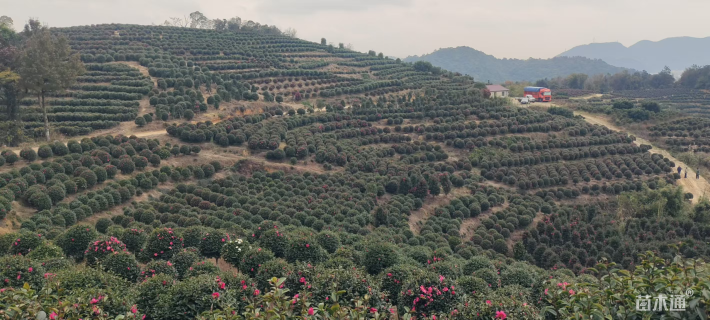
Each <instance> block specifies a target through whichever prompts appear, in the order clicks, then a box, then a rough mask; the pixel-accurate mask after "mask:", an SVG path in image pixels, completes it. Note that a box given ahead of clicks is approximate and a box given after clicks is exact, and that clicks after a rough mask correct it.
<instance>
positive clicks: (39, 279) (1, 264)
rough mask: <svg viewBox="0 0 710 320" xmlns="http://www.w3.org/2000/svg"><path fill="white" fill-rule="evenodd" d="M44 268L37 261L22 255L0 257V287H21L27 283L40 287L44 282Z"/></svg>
mask: <svg viewBox="0 0 710 320" xmlns="http://www.w3.org/2000/svg"><path fill="white" fill-rule="evenodd" d="M43 275H44V268H43V267H42V265H40V264H39V263H38V262H35V261H32V260H30V259H29V258H25V257H22V256H5V257H0V279H1V280H0V281H2V284H1V285H0V287H2V288H7V287H17V288H20V287H22V286H23V285H24V284H25V283H29V284H30V285H31V286H32V287H33V288H41V287H42V285H43V283H44V280H45V279H44V277H43Z"/></svg>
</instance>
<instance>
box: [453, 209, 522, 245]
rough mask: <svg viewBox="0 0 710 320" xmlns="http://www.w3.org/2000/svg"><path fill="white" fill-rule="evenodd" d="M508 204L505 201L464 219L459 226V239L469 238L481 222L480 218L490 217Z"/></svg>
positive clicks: (466, 239)
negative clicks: (498, 205)
mask: <svg viewBox="0 0 710 320" xmlns="http://www.w3.org/2000/svg"><path fill="white" fill-rule="evenodd" d="M509 205H510V203H509V202H507V201H506V202H505V203H503V205H502V206H500V207H493V208H491V209H490V210H488V211H486V212H483V213H481V214H479V215H477V216H475V217H473V218H468V219H464V220H463V222H462V223H461V227H460V228H459V235H461V239H462V240H464V241H468V240H471V237H473V234H474V233H475V232H476V229H477V228H478V226H479V225H480V224H481V220H483V219H485V218H488V217H490V216H491V215H493V214H494V213H496V212H498V211H501V210H504V209H505V208H507V207H508V206H509Z"/></svg>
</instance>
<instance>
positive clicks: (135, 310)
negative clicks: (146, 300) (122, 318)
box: [131, 304, 138, 313]
mask: <svg viewBox="0 0 710 320" xmlns="http://www.w3.org/2000/svg"><path fill="white" fill-rule="evenodd" d="M131 312H132V313H138V309H137V308H136V305H135V304H134V305H133V306H132V307H131Z"/></svg>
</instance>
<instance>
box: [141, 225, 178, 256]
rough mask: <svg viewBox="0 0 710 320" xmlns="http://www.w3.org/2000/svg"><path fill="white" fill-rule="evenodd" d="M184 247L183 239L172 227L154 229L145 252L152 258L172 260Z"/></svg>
mask: <svg viewBox="0 0 710 320" xmlns="http://www.w3.org/2000/svg"><path fill="white" fill-rule="evenodd" d="M181 248H182V239H181V238H180V237H178V236H177V235H176V234H175V233H174V232H173V230H172V229H170V228H160V229H156V230H153V232H152V233H151V234H150V236H148V243H146V246H145V249H143V253H144V254H145V255H146V256H147V257H149V258H150V259H162V260H170V258H172V256H173V255H174V254H175V253H176V252H179V251H180V249H181Z"/></svg>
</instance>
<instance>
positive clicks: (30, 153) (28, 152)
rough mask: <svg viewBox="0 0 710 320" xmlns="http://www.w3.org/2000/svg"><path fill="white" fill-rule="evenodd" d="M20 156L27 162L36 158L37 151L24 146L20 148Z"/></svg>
mask: <svg viewBox="0 0 710 320" xmlns="http://www.w3.org/2000/svg"><path fill="white" fill-rule="evenodd" d="M20 158H22V159H25V160H26V161H28V162H32V161H35V160H37V152H35V151H34V149H32V148H24V149H22V150H20Z"/></svg>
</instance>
